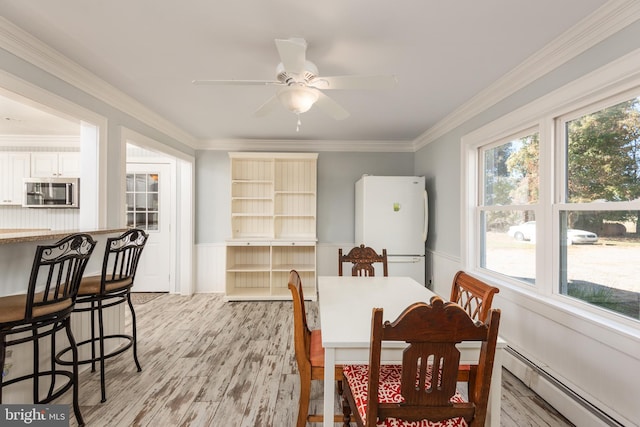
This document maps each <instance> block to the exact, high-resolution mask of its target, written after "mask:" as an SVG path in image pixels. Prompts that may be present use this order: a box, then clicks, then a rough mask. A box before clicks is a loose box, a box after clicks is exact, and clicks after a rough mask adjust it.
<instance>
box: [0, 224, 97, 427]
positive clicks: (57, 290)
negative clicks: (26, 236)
mask: <svg viewBox="0 0 640 427" xmlns="http://www.w3.org/2000/svg"><path fill="white" fill-rule="evenodd" d="M95 245H96V242H95V241H94V240H93V238H92V237H91V236H90V235H89V234H84V233H79V234H71V235H69V236H67V237H65V238H63V239H61V240H60V241H58V242H57V243H55V244H53V245H40V246H38V247H37V249H36V254H35V258H34V260H33V264H32V267H31V275H30V277H29V283H28V289H27V292H26V293H23V294H17V295H9V296H4V297H1V298H0V367H4V363H5V357H6V353H7V352H6V349H7V347H8V346H12V345H19V344H25V343H29V342H31V344H32V346H33V354H32V356H30V357H32V358H33V365H32V369H31V370H30V371H29V372H27V373H24V372H20V371H19V370H16V372H9V373H8V375H7V376H6V377H5V373H4V372H3V373H2V375H0V406H2V405H1V404H2V390H3V388H4V387H7V386H9V385H11V384H15V383H18V382H22V381H27V382H30V383H31V384H32V396H33V398H32V400H33V403H35V404H46V403H49V402H51V401H53V400H54V399H57V398H58V397H59V396H61V395H62V394H63V393H64V392H66V391H67V390H69V388H73V397H72V402H73V412H74V414H75V417H76V422H77V424H78V425H79V426H83V425H84V420H83V418H82V414H81V413H80V405H79V404H78V396H79V393H78V364H77V363H72V366H71V368H70V369H69V370H64V369H61V368H60V367H59V366H57V364H56V361H55V351H56V336H57V335H58V334H57V332H58V331H61V330H63V329H64V330H65V331H66V336H67V339H68V341H69V348H70V349H71V355H72V360H73V362H77V360H78V347H77V346H76V341H75V339H74V337H73V333H72V331H71V321H70V316H71V312H72V310H73V308H74V306H75V302H76V294H77V293H78V287H79V286H80V280H81V279H82V274H83V273H84V270H85V268H86V266H87V262H88V261H89V258H90V256H91V253H92V252H93V249H94V248H95ZM41 344H42V345H46V346H48V347H49V351H50V356H49V361H48V363H49V365H48V366H47V367H46V368H44V369H43V366H42V364H41V360H40V357H41V356H42V354H41V353H40V345H41ZM65 377H66V380H65V379H64V378H65ZM61 378H62V379H63V380H64V381H65V382H63V381H60V379H61ZM9 391H10V390H9ZM43 392H45V393H43ZM23 403H26V402H23ZM34 410H35V409H34ZM19 424H22V423H19Z"/></svg>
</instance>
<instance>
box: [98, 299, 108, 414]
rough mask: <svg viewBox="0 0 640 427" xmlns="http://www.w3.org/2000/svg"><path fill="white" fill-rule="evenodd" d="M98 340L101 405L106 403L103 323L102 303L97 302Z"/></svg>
mask: <svg viewBox="0 0 640 427" xmlns="http://www.w3.org/2000/svg"><path fill="white" fill-rule="evenodd" d="M98 335H99V337H98V339H99V341H100V392H101V394H102V399H101V400H100V402H101V403H104V402H106V401H107V387H106V385H105V380H104V375H105V373H104V323H103V318H102V301H98Z"/></svg>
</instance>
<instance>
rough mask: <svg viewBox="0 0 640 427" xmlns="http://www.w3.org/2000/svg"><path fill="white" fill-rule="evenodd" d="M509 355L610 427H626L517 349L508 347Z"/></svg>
mask: <svg viewBox="0 0 640 427" xmlns="http://www.w3.org/2000/svg"><path fill="white" fill-rule="evenodd" d="M507 353H509V354H511V355H512V356H513V357H515V358H516V359H518V360H519V361H520V362H522V363H523V364H525V365H527V366H528V367H529V368H531V369H533V370H534V371H535V372H537V373H538V374H539V375H540V376H541V377H543V378H544V379H545V380H547V381H548V382H549V383H551V384H553V385H554V386H555V387H556V388H558V389H559V390H561V391H562V392H563V393H564V394H566V395H567V396H569V397H570V398H571V399H572V400H574V401H575V402H576V403H578V404H579V405H580V406H582V407H583V408H585V409H586V410H587V411H589V412H590V413H592V414H593V415H595V416H596V417H597V418H598V419H600V420H601V421H602V422H604V423H606V424H607V425H609V426H613V427H624V424H622V423H620V422H619V421H617V420H615V419H614V418H612V417H611V416H610V415H609V414H607V413H606V412H604V411H602V410H601V409H600V408H598V407H596V406H595V405H593V404H592V403H591V402H589V401H588V400H586V399H585V398H583V397H582V396H580V395H579V394H578V393H576V392H575V391H573V390H572V389H570V388H569V387H567V386H566V385H565V384H564V383H562V382H561V381H559V380H558V379H557V378H555V377H554V376H553V375H551V374H549V373H548V372H547V371H545V370H544V369H542V368H541V367H540V366H538V365H536V364H535V363H533V362H532V361H531V360H529V359H528V358H527V357H525V356H524V355H522V353H520V352H518V351H517V350H515V349H513V348H512V347H509V346H507Z"/></svg>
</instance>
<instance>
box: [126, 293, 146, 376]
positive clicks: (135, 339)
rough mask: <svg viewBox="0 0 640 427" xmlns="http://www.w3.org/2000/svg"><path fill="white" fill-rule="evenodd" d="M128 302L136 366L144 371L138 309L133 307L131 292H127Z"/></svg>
mask: <svg viewBox="0 0 640 427" xmlns="http://www.w3.org/2000/svg"><path fill="white" fill-rule="evenodd" d="M127 303H128V304H129V309H130V310H131V327H132V329H133V330H132V332H131V336H132V337H133V361H134V362H136V367H137V368H138V372H142V367H141V366H140V362H139V361H138V336H137V333H136V311H135V310H134V309H133V303H132V302H131V294H130V293H129V292H127Z"/></svg>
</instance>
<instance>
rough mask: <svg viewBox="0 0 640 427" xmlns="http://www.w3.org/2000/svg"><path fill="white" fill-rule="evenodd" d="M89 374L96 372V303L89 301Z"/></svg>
mask: <svg viewBox="0 0 640 427" xmlns="http://www.w3.org/2000/svg"><path fill="white" fill-rule="evenodd" d="M90 312H91V372H95V371H96V314H95V313H96V302H95V301H91V310H90Z"/></svg>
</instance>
